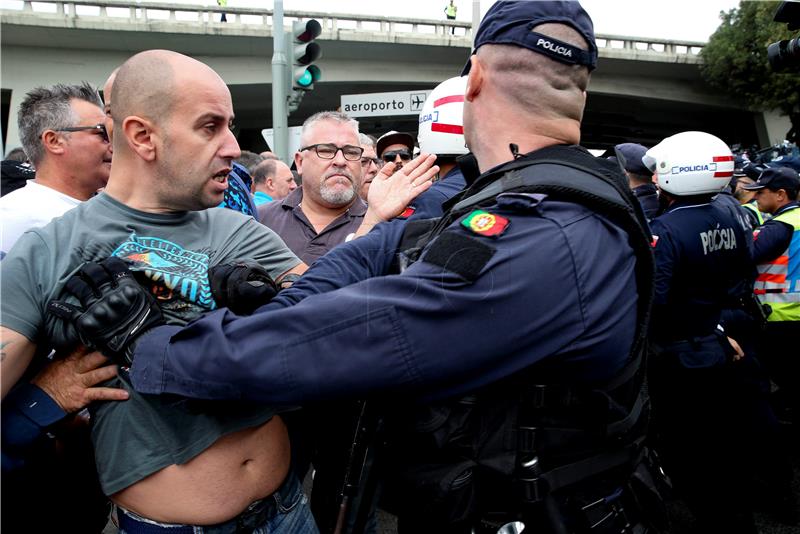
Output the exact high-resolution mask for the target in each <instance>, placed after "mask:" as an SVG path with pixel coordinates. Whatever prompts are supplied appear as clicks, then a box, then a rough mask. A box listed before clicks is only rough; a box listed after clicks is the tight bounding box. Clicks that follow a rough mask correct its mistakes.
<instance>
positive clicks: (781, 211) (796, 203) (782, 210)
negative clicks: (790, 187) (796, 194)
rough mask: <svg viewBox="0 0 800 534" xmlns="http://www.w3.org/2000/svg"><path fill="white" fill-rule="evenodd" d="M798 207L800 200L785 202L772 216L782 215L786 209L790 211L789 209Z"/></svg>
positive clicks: (799, 206)
mask: <svg viewBox="0 0 800 534" xmlns="http://www.w3.org/2000/svg"><path fill="white" fill-rule="evenodd" d="M796 208H800V201H798V200H793V201H791V202H789V203H788V204H784V205H783V206H781V207H780V208H778V209H777V210H776V211H775V213H773V214H772V216H773V217H775V216H776V215H780V214H781V213H783V212H784V211H789V210H792V209H796Z"/></svg>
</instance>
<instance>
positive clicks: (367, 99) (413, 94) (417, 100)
mask: <svg viewBox="0 0 800 534" xmlns="http://www.w3.org/2000/svg"><path fill="white" fill-rule="evenodd" d="M430 93H431V92H430V90H427V91H397V92H394V93H367V94H363V95H342V113H344V114H346V115H349V116H351V117H386V116H389V115H419V112H420V111H422V105H423V104H424V103H425V99H427V98H428V95H429V94H430Z"/></svg>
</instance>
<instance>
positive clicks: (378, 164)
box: [361, 158, 383, 169]
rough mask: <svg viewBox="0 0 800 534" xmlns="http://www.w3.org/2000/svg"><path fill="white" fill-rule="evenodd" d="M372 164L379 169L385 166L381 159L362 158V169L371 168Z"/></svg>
mask: <svg viewBox="0 0 800 534" xmlns="http://www.w3.org/2000/svg"><path fill="white" fill-rule="evenodd" d="M370 163H372V164H374V165H375V166H376V167H378V168H379V169H380V168H381V167H382V166H383V161H382V160H381V159H380V158H361V166H362V167H369V164H370Z"/></svg>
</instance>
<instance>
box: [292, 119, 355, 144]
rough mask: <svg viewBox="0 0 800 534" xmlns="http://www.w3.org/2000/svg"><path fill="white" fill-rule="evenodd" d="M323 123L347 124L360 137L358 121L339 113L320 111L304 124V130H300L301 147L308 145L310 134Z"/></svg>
mask: <svg viewBox="0 0 800 534" xmlns="http://www.w3.org/2000/svg"><path fill="white" fill-rule="evenodd" d="M323 121H331V122H338V123H341V124H347V125H348V126H350V127H352V128H353V130H355V132H356V135H359V132H358V121H357V120H355V119H353V118H351V117H348V116H347V115H345V114H344V113H340V112H338V111H320V112H318V113H314V114H313V115H311V116H310V117H309V118H307V119H306V121H305V122H304V123H303V129H302V130H300V146H306V145H308V142H307V141H308V132H309V131H310V130H311V128H313V127H314V126H315V125H316V124H317V123H318V122H323Z"/></svg>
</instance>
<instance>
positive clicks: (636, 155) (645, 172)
mask: <svg viewBox="0 0 800 534" xmlns="http://www.w3.org/2000/svg"><path fill="white" fill-rule="evenodd" d="M614 150H615V151H616V153H617V158H619V159H621V160H622V161H620V164H621V165H622V168H623V169H625V174H626V176H627V177H628V183H629V184H630V186H631V190H632V191H633V194H634V195H635V196H636V199H637V200H638V201H639V203H640V204H641V205H642V209H643V210H644V215H645V217H647V220H651V219H652V218H653V217H655V216H656V215H657V214H658V208H659V204H658V189H657V188H656V184H654V183H653V173H652V172H650V169H648V168H647V167H645V165H644V163H642V156H644V154H645V152H647V148H646V147H644V146H642V145H640V144H637V143H622V144H619V145H617V146H615V147H614ZM612 157H613V156H612Z"/></svg>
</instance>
